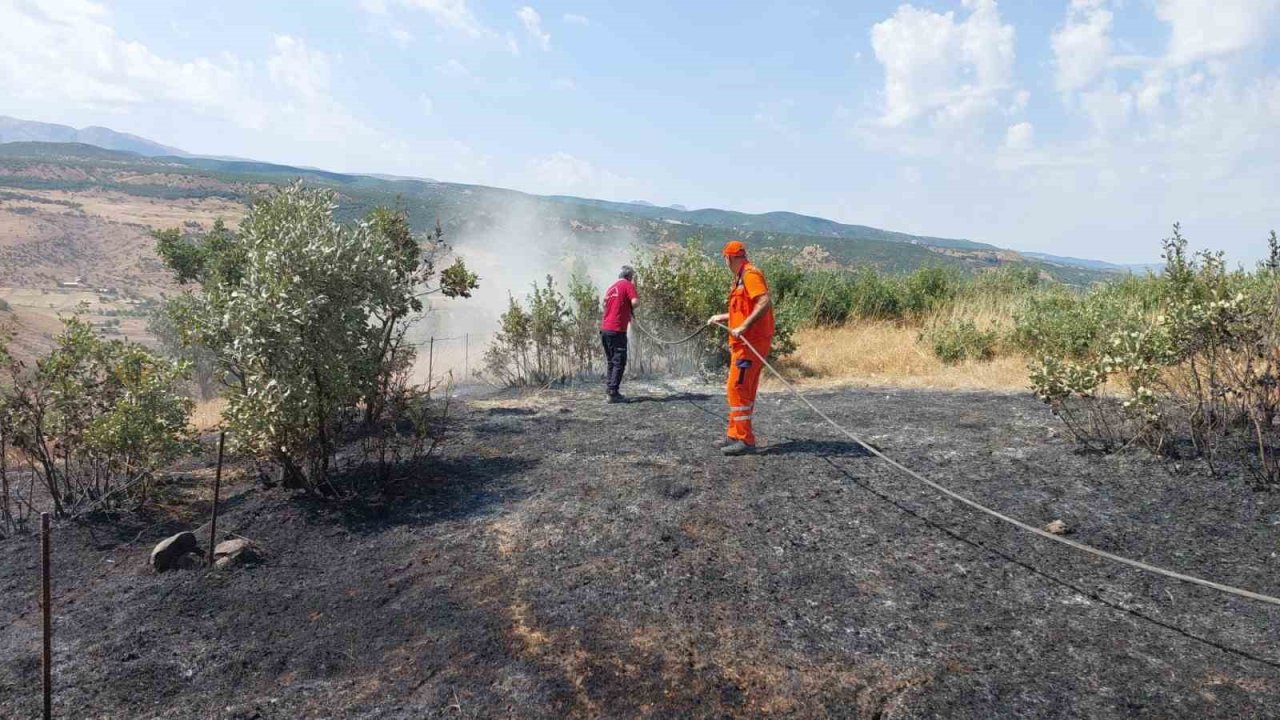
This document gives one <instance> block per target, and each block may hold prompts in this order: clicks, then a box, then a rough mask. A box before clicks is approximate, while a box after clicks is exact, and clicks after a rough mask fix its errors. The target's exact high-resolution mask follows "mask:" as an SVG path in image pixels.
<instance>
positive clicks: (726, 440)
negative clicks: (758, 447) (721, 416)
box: [716, 437, 739, 450]
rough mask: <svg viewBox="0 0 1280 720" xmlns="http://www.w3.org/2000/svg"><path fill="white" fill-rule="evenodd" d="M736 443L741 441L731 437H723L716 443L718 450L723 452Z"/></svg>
mask: <svg viewBox="0 0 1280 720" xmlns="http://www.w3.org/2000/svg"><path fill="white" fill-rule="evenodd" d="M736 442H739V440H736V439H734V438H731V437H722V438H720V439H719V440H717V441H716V449H717V450H723V449H725V448H727V447H729V446H730V445H732V444H734V443H736Z"/></svg>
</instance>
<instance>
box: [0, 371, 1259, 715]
mask: <svg viewBox="0 0 1280 720" xmlns="http://www.w3.org/2000/svg"><path fill="white" fill-rule="evenodd" d="M634 392H635V394H636V395H637V396H638V397H636V398H635V401H634V402H632V403H630V404H624V405H606V404H604V403H603V402H602V397H601V395H602V393H595V392H591V393H588V392H582V391H556V392H544V393H539V394H535V395H516V394H510V395H502V396H498V397H494V398H488V399H484V400H471V401H469V402H468V403H467V406H466V408H465V410H463V411H462V412H461V414H460V415H459V416H458V418H457V420H456V427H455V428H454V430H453V435H452V438H451V440H450V441H449V443H448V444H447V445H446V446H445V449H444V453H443V455H442V457H441V458H439V459H438V461H436V462H435V463H434V464H433V465H432V466H431V470H430V472H427V473H416V474H414V476H413V477H408V478H404V479H402V480H400V481H399V482H398V483H397V484H396V485H395V486H394V487H393V488H392V489H390V490H388V491H387V493H386V494H385V495H383V496H379V497H378V498H376V499H371V500H367V501H364V502H360V503H351V502H347V503H336V502H319V501H312V500H306V499H301V498H296V497H290V496H289V495H287V494H285V493H284V492H283V491H282V490H279V489H265V488H257V487H253V486H246V487H241V488H239V489H235V490H234V491H233V492H232V494H231V497H230V498H229V499H227V501H226V504H225V508H224V512H223V514H222V515H221V516H220V518H219V529H220V530H223V529H225V531H226V532H227V533H234V534H236V535H239V536H242V537H246V538H250V539H252V540H253V541H254V542H256V543H257V544H258V545H259V546H260V547H261V548H262V550H263V553H264V557H263V559H262V561H261V562H260V563H258V564H256V565H252V566H249V567H244V568H239V569H235V570H231V571H202V570H192V571H175V572H171V573H165V574H162V575H156V574H153V573H152V572H151V571H150V570H149V569H148V568H147V567H146V558H147V553H148V551H149V549H150V547H151V545H152V544H154V543H155V542H156V541H157V540H159V539H160V538H162V537H164V536H165V535H166V534H171V533H172V532H175V531H176V529H178V525H180V523H174V522H172V521H153V520H149V519H142V518H139V519H132V520H130V521H129V522H126V523H124V524H123V525H120V524H108V523H106V522H105V521H101V520H99V521H95V522H78V523H71V522H66V523H60V524H58V525H57V526H56V529H55V533H56V543H55V551H54V557H55V562H54V564H55V577H54V597H55V601H54V606H55V619H54V631H55V641H54V653H55V665H54V680H55V686H56V691H57V692H56V700H55V713H56V715H57V716H58V717H68V718H70V717H75V718H424V717H447V718H454V717H463V718H489V717H515V718H563V717H584V718H586V717H654V718H688V717H805V718H809V717H842V718H843V717H865V718H927V717H959V718H992V717H1033V718H1074V717H1095V718H1097V717H1223V718H1227V717H1231V718H1240V717H1274V716H1275V712H1276V711H1275V708H1276V707H1278V706H1280V651H1278V650H1277V649H1276V648H1277V647H1280V642H1277V641H1278V640H1280V622H1278V621H1280V608H1274V607H1270V606H1266V605H1261V604H1258V603H1253V602H1249V601H1246V600H1243V599H1239V598H1235V597H1229V596H1224V595H1221V594H1218V593H1215V592H1213V591H1209V590H1204V589H1201V588H1197V587H1192V586H1187V585H1183V584H1179V583H1176V582H1174V581H1166V580H1164V579H1162V578H1158V577H1153V576H1149V575H1146V574H1143V573H1140V572H1138V571H1135V570H1130V569H1127V568H1124V567H1117V566H1114V565H1111V564H1107V563H1104V562H1103V561H1100V560H1097V559H1094V558H1091V557H1089V556H1084V555H1081V554H1079V553H1076V552H1074V551H1072V550H1070V549H1067V548H1063V547H1059V546H1056V545H1053V544H1049V543H1047V542H1045V541H1043V540H1041V539H1037V538H1034V537H1029V536H1027V535H1026V534H1024V533H1021V532H1020V531H1017V530H1015V529H1012V528H1008V527H1005V526H1002V525H999V524H997V523H996V522H995V521H992V520H990V519H988V518H985V517H983V516H980V515H976V514H974V513H973V512H972V511H970V510H968V509H965V508H963V507H959V506H957V505H956V504H954V503H952V502H949V501H948V500H946V499H945V498H941V497H939V496H937V495H936V494H935V493H933V492H932V491H930V490H929V489H928V488H925V487H922V486H920V485H918V484H916V483H915V482H914V481H912V480H910V479H909V478H905V477H903V476H900V475H897V474H895V473H894V471H893V470H892V469H891V468H889V467H887V466H885V465H884V464H883V463H881V462H880V461H878V460H877V459H875V458H874V457H870V456H868V455H867V454H865V453H864V452H862V451H860V449H859V448H858V447H856V446H853V445H851V444H850V443H847V442H844V441H842V440H836V439H835V436H834V434H833V433H832V432H831V431H830V430H829V429H828V428H826V427H825V426H823V425H822V424H820V422H819V421H817V420H816V419H815V418H813V417H812V416H810V415H809V414H808V412H807V411H806V410H804V409H803V408H801V407H798V406H797V405H795V404H794V403H793V402H791V401H790V400H789V399H788V398H787V397H785V396H783V395H766V396H763V397H762V399H761V401H760V405H759V406H758V407H757V411H756V419H757V425H758V428H759V432H760V433H761V435H762V442H763V443H764V444H765V447H764V452H762V453H761V454H759V455H756V456H752V457H745V458H736V459H731V460H729V459H725V458H723V457H721V456H720V455H719V453H718V451H717V450H716V448H715V447H714V442H715V441H716V440H718V439H719V437H720V435H721V434H722V433H723V409H724V405H723V399H722V398H721V397H720V396H719V394H718V393H717V391H716V390H714V389H708V388H705V387H699V386H680V387H673V386H668V385H662V386H658V385H653V386H647V387H641V388H637V389H635V390H634ZM814 401H815V403H817V404H819V405H820V406H821V407H823V408H824V409H825V410H828V411H830V412H831V413H832V414H833V416H834V417H835V418H836V419H837V420H838V421H840V422H841V423H844V424H846V425H847V426H849V427H850V428H852V429H854V430H855V431H858V432H862V433H865V434H866V436H867V437H868V439H869V440H870V441H871V442H873V443H875V444H876V445H877V446H879V447H880V448H881V449H883V450H884V451H885V452H887V453H888V454H890V455H891V456H893V457H895V458H896V459H898V460H900V461H902V462H904V463H905V464H907V465H909V466H911V467H913V468H914V469H916V470H918V471H920V472H922V473H924V474H925V475H927V476H929V477H931V478H933V479H936V480H939V481H941V482H943V483H945V484H948V485H950V486H951V487H953V488H954V489H956V490H957V491H959V492H962V493H965V494H967V495H969V496H971V497H974V498H976V499H979V500H980V501H981V502H984V503H986V504H988V505H990V506H993V507H995V508H996V509H998V510H1000V511H1002V512H1005V513H1007V514H1010V515H1013V516H1015V517H1018V518H1020V519H1023V520H1025V521H1028V522H1031V523H1035V524H1038V525H1039V524H1045V523H1048V522H1050V521H1052V520H1062V521H1063V522H1065V523H1066V525H1067V526H1068V527H1069V528H1070V529H1071V530H1072V532H1073V537H1074V538H1076V539H1078V540H1081V541H1084V542H1087V543H1090V544H1093V545H1096V546H1098V547H1101V548H1104V549H1106V550H1110V551H1113V552H1117V553H1121V554H1125V555H1129V556H1132V557H1137V558H1141V559H1144V560H1146V561H1148V562H1152V563H1155V564H1158V565H1162V566H1165V567H1169V568H1171V569H1176V570H1179V571H1182V572H1186V573H1190V574H1195V575H1200V576H1203V577H1209V578H1212V579H1216V580H1219V581H1221V582H1226V583H1229V584H1232V585H1236V586H1240V587H1245V588H1249V589H1253V590H1258V591H1261V592H1266V593H1271V594H1275V593H1277V592H1278V591H1280V582H1277V580H1276V569H1277V566H1278V565H1280V559H1278V558H1277V543H1276V535H1275V532H1276V526H1277V524H1280V498H1277V497H1276V495H1275V494H1269V493H1256V492H1253V491H1251V490H1250V489H1249V485H1250V484H1249V482H1248V481H1247V480H1246V479H1244V478H1238V479H1233V478H1213V477H1210V476H1208V475H1207V474H1204V473H1203V472H1201V471H1200V470H1199V469H1198V468H1197V467H1193V466H1182V467H1179V468H1175V467H1173V466H1172V465H1171V464H1168V463H1166V462H1164V461H1161V460H1158V459H1155V458H1152V457H1150V456H1146V455H1142V454H1136V453H1135V454H1127V455H1119V456H1098V455H1087V454H1081V453H1078V452H1076V451H1074V450H1073V448H1072V446H1071V444H1070V443H1069V442H1068V441H1067V440H1066V439H1065V438H1064V437H1062V436H1061V433H1060V431H1059V430H1058V426H1057V425H1056V423H1055V421H1054V419H1053V418H1052V417H1051V416H1050V415H1049V413H1048V412H1047V411H1046V410H1045V409H1044V408H1043V406H1041V405H1039V404H1037V403H1036V402H1034V401H1033V400H1032V399H1030V398H1027V397H1025V396H1019V395H1009V394H993V393H959V392H945V393H942V392H927V391H905V390H856V391H841V392H826V393H820V394H816V395H814ZM199 522H200V521H198V520H197V521H194V522H189V523H187V524H186V525H185V527H186V528H191V527H193V526H195V525H197V524H198V523H199ZM202 530H203V532H204V533H205V534H204V535H203V536H202V537H201V544H202V545H204V544H205V543H207V541H208V540H207V533H208V529H207V526H206V527H204V528H203V529H202ZM220 534H221V533H220ZM37 548H38V544H37V542H36V541H35V539H34V538H31V537H17V538H11V539H8V540H3V541H0V717H6V718H9V717H12V718H27V717H34V716H36V715H37V714H38V708H39V677H40V675H39V662H38V650H39V635H38V631H39V616H38V612H37V611H36V610H35V593H34V590H35V588H36V587H37V572H36V570H37V568H36V558H37Z"/></svg>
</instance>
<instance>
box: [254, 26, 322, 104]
mask: <svg viewBox="0 0 1280 720" xmlns="http://www.w3.org/2000/svg"><path fill="white" fill-rule="evenodd" d="M275 48H276V51H275V54H273V55H272V56H271V58H270V59H269V60H267V72H268V74H269V75H270V77H271V81H272V82H274V83H276V84H277V85H280V86H281V87H285V88H288V89H290V90H292V91H293V92H295V93H297V94H298V95H299V96H300V97H302V98H304V99H305V100H307V101H311V102H314V101H316V100H318V99H321V98H323V97H325V96H326V95H328V94H329V77H330V73H329V58H328V57H327V56H326V55H325V54H324V53H322V52H319V51H313V50H308V49H307V45H306V43H304V42H303V41H301V40H299V39H297V38H294V37H290V36H288V35H277V36H276V39H275Z"/></svg>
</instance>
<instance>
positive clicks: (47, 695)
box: [40, 512, 53, 720]
mask: <svg viewBox="0 0 1280 720" xmlns="http://www.w3.org/2000/svg"><path fill="white" fill-rule="evenodd" d="M50 542H51V539H50V532H49V513H47V512H42V513H40V610H41V615H42V624H43V631H44V632H43V635H44V647H43V649H42V651H41V654H40V667H41V674H42V675H43V685H44V720H51V718H53V615H52V608H51V607H50V606H51V601H50V598H49V596H50V593H49V574H50V570H51V568H50V567H49V544H50Z"/></svg>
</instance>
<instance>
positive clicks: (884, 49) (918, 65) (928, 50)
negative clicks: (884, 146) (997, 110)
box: [871, 0, 1014, 127]
mask: <svg viewBox="0 0 1280 720" xmlns="http://www.w3.org/2000/svg"><path fill="white" fill-rule="evenodd" d="M964 6H965V7H966V8H968V9H969V10H970V12H969V15H968V17H966V18H965V19H964V20H963V21H961V22H956V18H955V13H954V12H947V13H937V12H933V11H930V10H922V9H919V8H916V7H914V6H912V5H903V6H901V7H899V8H898V10H897V12H895V13H894V15H893V17H891V18H889V19H888V20H884V21H882V22H879V23H876V24H875V25H874V26H873V27H872V28H871V47H872V49H873V50H874V51H875V55H876V59H877V60H879V62H880V64H881V65H883V66H884V111H883V114H882V116H881V118H880V122H881V123H882V124H883V125H885V126H887V127H899V126H903V125H906V124H908V123H911V122H913V121H915V120H917V119H919V118H921V117H925V116H929V117H931V118H932V119H933V120H934V121H935V122H936V123H938V124H941V125H964V124H966V123H967V122H968V121H970V120H971V119H973V118H975V117H978V116H981V115H982V114H984V113H985V112H987V111H989V110H991V109H992V108H994V107H997V106H998V102H997V96H999V95H1000V94H1002V93H1005V92H1006V91H1008V90H1009V89H1010V87H1011V85H1012V77H1013V62H1014V28H1013V26H1012V25H1008V24H1005V23H1003V22H1002V21H1001V19H1000V11H999V8H998V7H997V6H996V2H995V0H964Z"/></svg>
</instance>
